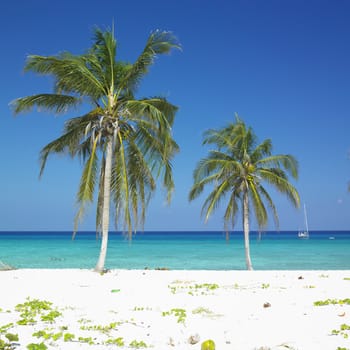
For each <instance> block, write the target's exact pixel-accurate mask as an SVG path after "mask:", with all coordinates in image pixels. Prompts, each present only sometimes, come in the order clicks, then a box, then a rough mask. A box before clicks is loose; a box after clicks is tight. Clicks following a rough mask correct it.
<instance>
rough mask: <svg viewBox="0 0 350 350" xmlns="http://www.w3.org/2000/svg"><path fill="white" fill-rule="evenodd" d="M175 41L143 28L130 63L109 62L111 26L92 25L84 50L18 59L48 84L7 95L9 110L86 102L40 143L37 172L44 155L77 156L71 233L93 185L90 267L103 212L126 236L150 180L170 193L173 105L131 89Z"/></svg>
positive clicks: (138, 218)
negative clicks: (50, 82)
mask: <svg viewBox="0 0 350 350" xmlns="http://www.w3.org/2000/svg"><path fill="white" fill-rule="evenodd" d="M176 48H180V45H179V43H178V41H177V39H176V38H175V37H174V36H173V34H172V33H170V32H167V31H158V30H157V31H154V32H152V33H151V34H150V36H149V38H148V40H147V42H146V45H145V47H144V49H143V51H142V53H141V54H140V56H139V57H138V58H137V59H136V61H135V62H134V63H128V62H123V61H117V57H116V52H117V40H116V38H115V37H114V33H113V30H106V31H101V30H100V29H96V30H95V35H94V41H93V44H92V46H91V48H90V49H89V50H88V51H87V53H85V54H82V55H73V54H71V53H69V52H63V53H60V54H58V55H55V56H38V55H31V56H28V59H27V62H26V64H25V71H27V72H33V73H37V74H40V75H48V76H51V77H52V78H53V79H54V89H53V92H52V93H42V94H37V95H32V96H27V97H21V98H18V99H16V100H15V101H13V102H12V106H13V109H14V112H15V114H18V113H21V112H26V111H30V110H32V109H33V107H37V108H38V109H39V110H41V111H42V110H45V111H47V110H48V111H50V112H53V113H55V114H61V113H65V112H67V111H68V110H70V109H72V108H74V107H77V106H79V105H81V104H84V103H85V105H86V103H88V104H89V106H90V107H91V109H90V110H89V111H88V112H87V113H85V114H83V115H81V116H78V117H75V118H71V119H69V120H68V121H67V122H66V123H65V126H64V131H63V134H62V136H60V137H58V138H57V139H55V140H54V141H52V142H50V143H49V144H47V145H46V146H45V147H44V148H43V149H42V150H41V169H40V175H42V174H43V171H44V168H45V165H46V161H47V159H48V156H49V155H51V154H69V155H70V156H71V157H78V158H81V159H83V161H84V167H83V172H82V176H81V180H80V185H79V190H78V194H77V202H78V205H79V209H78V211H77V214H76V217H75V223H74V233H73V237H74V235H75V233H76V231H77V229H78V223H79V222H80V220H81V219H82V218H83V215H84V212H85V210H86V207H87V205H88V204H90V203H92V202H93V200H94V194H95V192H96V191H97V209H96V231H97V232H98V233H100V234H101V236H102V240H101V250H100V255H99V259H98V261H97V264H96V267H95V271H97V272H103V271H104V269H105V259H106V254H107V245H108V232H109V223H110V214H112V213H113V214H114V218H115V222H116V226H117V227H118V228H119V229H121V230H123V231H124V232H127V233H128V235H129V238H131V236H132V232H133V231H134V230H136V229H137V228H138V227H139V226H141V227H142V226H143V223H144V221H145V212H146V208H147V204H148V202H149V200H150V197H151V194H152V193H153V192H154V191H155V189H156V182H157V180H158V179H161V180H160V181H162V185H163V187H164V188H165V189H166V195H167V200H168V201H170V199H171V193H172V191H173V189H174V181H173V175H172V167H171V160H172V158H173V156H174V155H175V154H176V152H177V151H178V145H177V144H176V142H175V141H174V139H173V138H172V132H171V128H172V125H173V123H174V118H175V113H176V111H177V107H176V106H174V105H172V104H171V103H169V102H168V101H167V100H166V99H165V98H163V97H151V98H142V99H137V98H136V96H135V94H136V92H137V88H138V87H139V84H140V82H141V80H142V78H143V77H144V76H145V75H146V74H147V73H148V70H149V67H150V66H151V65H152V64H153V63H154V60H155V58H156V57H157V56H158V55H162V54H167V53H170V52H171V50H172V49H176ZM111 203H113V204H114V207H113V210H111V208H110V206H111Z"/></svg>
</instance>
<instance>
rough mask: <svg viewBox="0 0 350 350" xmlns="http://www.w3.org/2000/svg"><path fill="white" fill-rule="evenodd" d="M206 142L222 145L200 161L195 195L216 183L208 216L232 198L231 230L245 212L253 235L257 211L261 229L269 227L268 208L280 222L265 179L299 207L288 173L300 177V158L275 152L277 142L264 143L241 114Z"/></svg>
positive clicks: (207, 204)
mask: <svg viewBox="0 0 350 350" xmlns="http://www.w3.org/2000/svg"><path fill="white" fill-rule="evenodd" d="M203 144H208V145H214V146H216V149H214V150H211V151H210V152H209V155H208V156H207V157H206V158H204V159H202V160H200V161H199V163H198V164H197V166H196V168H195V170H194V175H193V177H194V184H193V187H192V189H191V191H190V194H189V199H190V200H193V199H195V198H197V197H198V196H199V195H200V194H201V193H202V192H203V190H204V188H205V187H206V186H207V185H212V186H213V189H212V191H211V192H210V193H209V195H208V197H207V198H206V199H205V201H204V204H203V207H202V214H204V215H205V219H206V220H207V219H208V218H209V216H210V215H211V214H212V213H213V212H214V211H215V210H216V209H217V208H218V207H219V205H220V204H221V202H222V201H225V200H226V203H227V205H226V210H225V213H224V224H225V229H226V230H227V229H228V228H229V226H231V227H234V224H235V222H236V217H237V214H238V212H239V210H241V211H242V214H243V226H244V229H245V230H246V229H247V231H248V232H247V235H248V234H249V219H250V216H251V212H253V214H254V216H255V218H256V221H257V223H258V225H259V228H263V227H265V226H266V225H267V221H268V209H270V210H271V211H272V213H273V217H274V219H275V223H276V225H278V216H277V210H276V207H275V205H274V203H273V201H272V198H271V197H270V195H269V193H268V191H267V189H266V187H265V186H264V183H267V184H268V185H269V186H272V187H274V188H275V189H277V190H278V191H279V192H281V193H283V194H284V195H286V196H287V198H288V199H289V200H290V201H291V202H292V203H293V204H294V205H295V206H297V207H298V206H299V195H298V192H297V190H296V189H295V188H294V186H293V185H292V184H291V183H290V182H289V181H288V175H291V176H292V177H293V178H297V174H298V171H297V161H296V160H295V159H294V157H293V156H291V155H272V143H271V140H265V141H263V142H262V143H260V144H258V143H257V137H256V135H255V134H254V132H253V130H252V129H251V128H247V126H246V125H245V123H244V122H243V121H242V120H241V119H240V118H239V117H238V116H236V122H235V123H230V124H229V125H228V126H226V127H224V128H222V129H219V130H215V129H212V130H208V131H206V132H205V134H204V141H203ZM246 243H249V241H248V242H247V241H246ZM248 248H249V247H248ZM248 250H249V249H248ZM249 260H250V258H249ZM247 265H248V264H247ZM250 265H251V263H250ZM250 267H251V266H250ZM248 268H249V267H248Z"/></svg>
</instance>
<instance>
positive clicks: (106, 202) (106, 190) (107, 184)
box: [95, 137, 113, 272]
mask: <svg viewBox="0 0 350 350" xmlns="http://www.w3.org/2000/svg"><path fill="white" fill-rule="evenodd" d="M112 151H113V144H112V138H111V137H109V139H108V141H107V147H106V164H105V176H104V184H103V212H102V241H101V249H100V256H99V258H98V261H97V264H96V267H95V271H96V272H103V270H104V267H105V261H106V256H107V245H108V230H109V209H110V198H111V175H112Z"/></svg>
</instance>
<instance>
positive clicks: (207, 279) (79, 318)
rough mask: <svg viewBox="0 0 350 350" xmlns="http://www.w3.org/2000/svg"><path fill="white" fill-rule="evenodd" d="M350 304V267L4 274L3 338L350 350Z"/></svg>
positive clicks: (0, 279)
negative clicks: (349, 300) (208, 342)
mask: <svg viewBox="0 0 350 350" xmlns="http://www.w3.org/2000/svg"><path fill="white" fill-rule="evenodd" d="M347 298H350V271H254V272H247V271H153V270H112V271H110V272H108V273H106V274H104V275H99V274H96V273H94V272H92V271H88V270H32V269H28V270H27V269H24V270H13V271H1V272H0V311H1V312H0V333H1V332H2V334H0V339H2V340H6V338H5V336H4V334H5V333H12V334H18V336H19V340H18V341H14V343H15V345H16V349H27V345H28V344H30V343H36V344H39V343H41V342H44V343H45V345H46V346H47V348H48V349H72V350H73V349H107V348H116V345H118V346H119V347H120V348H121V349H122V348H128V349H131V348H143V347H146V346H147V347H149V348H152V349H155V350H166V349H193V350H199V349H200V348H201V343H202V341H204V340H207V339H212V340H214V342H215V344H216V350H223V349H227V350H228V349H230V350H231V349H232V350H233V349H237V350H238V349H239V350H245V349H247V350H254V349H259V350H262V349H264V350H267V349H298V350H312V349H321V350H328V349H329V350H336V349H337V348H338V347H340V348H347V349H348V348H349V349H350V340H349V339H350V329H349V330H347V329H343V330H341V325H342V324H343V325H344V324H345V325H348V326H349V328H350V305H349V304H347V303H345V304H341V301H342V300H344V299H347ZM327 299H330V300H331V301H332V302H333V304H332V303H331V304H330V305H324V306H316V305H314V302H316V301H325V300H327ZM38 300H40V301H49V302H51V303H52V305H50V306H49V309H48V310H44V309H43V308H44V306H43V305H45V303H41V304H40V303H38V302H37V301H38ZM25 302H27V304H24V303H25ZM18 304H22V307H17V311H16V305H18ZM23 304H24V305H23ZM52 311H58V312H59V314H57V313H55V312H52ZM50 312H51V314H50ZM45 315H46V316H47V317H46V318H45ZM42 316H44V317H43V318H42ZM20 320H22V323H24V324H22V325H20V324H17V322H18V321H20ZM23 320H24V321H23ZM9 323H12V324H13V325H12V326H11V325H9V326H6V325H8V324H9ZM3 326H5V327H3ZM1 327H3V328H2V330H1ZM343 328H344V326H343ZM345 328H346V327H345ZM333 330H335V331H336V332H338V334H335V335H332V331H333ZM40 331H41V333H40ZM36 332H39V333H38V335H41V337H35V336H33V333H36ZM67 333H68V334H69V335H66V336H65V334H67ZM333 333H334V331H333ZM347 336H349V339H347V338H346V337H347ZM64 337H66V340H68V341H64ZM45 338H47V339H45ZM79 338H80V339H79ZM88 343H90V344H88ZM108 343H114V345H107V344H108Z"/></svg>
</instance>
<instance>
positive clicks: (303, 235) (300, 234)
mask: <svg viewBox="0 0 350 350" xmlns="http://www.w3.org/2000/svg"><path fill="white" fill-rule="evenodd" d="M304 218H305V228H306V230H305V231H299V232H298V237H299V238H303V239H308V238H309V225H308V222H307V214H306V205H305V204H304Z"/></svg>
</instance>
